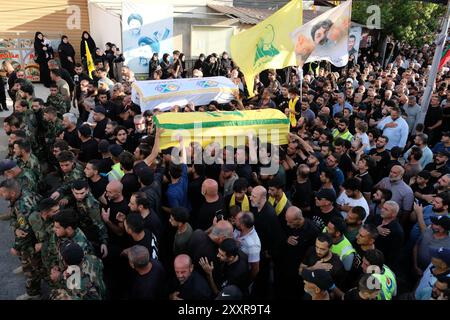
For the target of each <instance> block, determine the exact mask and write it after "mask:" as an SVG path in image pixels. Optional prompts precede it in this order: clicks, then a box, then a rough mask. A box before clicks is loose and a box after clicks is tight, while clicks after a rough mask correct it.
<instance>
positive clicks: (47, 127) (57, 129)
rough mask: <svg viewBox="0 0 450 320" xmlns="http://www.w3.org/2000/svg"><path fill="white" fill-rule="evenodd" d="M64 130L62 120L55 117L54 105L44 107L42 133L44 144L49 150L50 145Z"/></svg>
mask: <svg viewBox="0 0 450 320" xmlns="http://www.w3.org/2000/svg"><path fill="white" fill-rule="evenodd" d="M63 131H64V126H63V124H62V120H61V119H59V118H58V117H57V113H56V109H55V108H54V107H47V108H45V109H44V135H45V144H46V146H48V148H47V150H49V151H50V148H51V146H53V144H54V143H55V141H56V139H57V138H58V137H59V135H60V134H61V133H62V132H63Z"/></svg>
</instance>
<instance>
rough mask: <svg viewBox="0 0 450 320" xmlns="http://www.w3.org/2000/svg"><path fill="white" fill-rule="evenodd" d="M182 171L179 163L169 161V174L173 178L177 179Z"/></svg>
mask: <svg viewBox="0 0 450 320" xmlns="http://www.w3.org/2000/svg"><path fill="white" fill-rule="evenodd" d="M182 173H183V167H182V165H181V164H174V163H170V165H169V174H170V176H171V177H172V178H173V179H178V178H180V177H181V175H182Z"/></svg>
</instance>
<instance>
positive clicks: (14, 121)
mask: <svg viewBox="0 0 450 320" xmlns="http://www.w3.org/2000/svg"><path fill="white" fill-rule="evenodd" d="M3 122H4V123H7V124H8V125H9V126H10V127H13V126H14V127H16V128H20V125H21V124H22V121H21V119H19V118H18V117H16V116H15V115H10V116H8V117H6V118H5V120H3Z"/></svg>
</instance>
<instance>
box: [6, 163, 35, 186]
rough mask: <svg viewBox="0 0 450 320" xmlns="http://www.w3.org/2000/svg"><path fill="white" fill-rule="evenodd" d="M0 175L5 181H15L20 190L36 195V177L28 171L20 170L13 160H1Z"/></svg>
mask: <svg viewBox="0 0 450 320" xmlns="http://www.w3.org/2000/svg"><path fill="white" fill-rule="evenodd" d="M0 174H2V175H4V176H5V177H6V178H7V179H15V180H17V182H18V183H19V186H20V187H21V188H24V189H27V190H29V191H32V192H35V193H38V185H37V179H36V175H35V174H34V173H32V172H31V170H29V169H26V168H25V169H22V168H20V167H19V165H18V164H17V161H15V160H1V161H0Z"/></svg>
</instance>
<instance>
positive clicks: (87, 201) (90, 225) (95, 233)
mask: <svg viewBox="0 0 450 320" xmlns="http://www.w3.org/2000/svg"><path fill="white" fill-rule="evenodd" d="M72 194H73V197H74V198H75V201H76V203H75V210H76V212H77V213H78V219H79V227H80V229H81V230H82V231H83V232H84V234H85V235H86V237H87V238H88V240H89V241H90V242H91V243H92V245H93V246H94V248H95V249H96V250H98V249H100V250H98V251H100V253H101V256H102V257H103V258H105V257H106V256H107V254H108V248H107V243H108V230H107V229H106V226H105V224H104V222H103V220H102V218H101V215H100V203H99V202H98V201H97V200H96V199H95V198H94V196H93V195H92V193H91V192H90V191H89V184H88V183H87V181H86V180H77V181H75V182H74V183H73V185H72Z"/></svg>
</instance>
